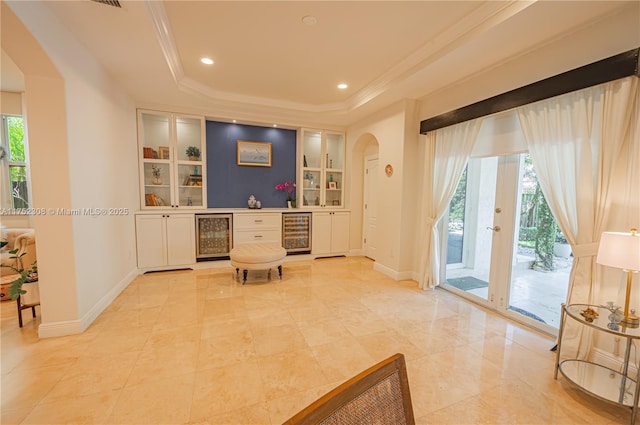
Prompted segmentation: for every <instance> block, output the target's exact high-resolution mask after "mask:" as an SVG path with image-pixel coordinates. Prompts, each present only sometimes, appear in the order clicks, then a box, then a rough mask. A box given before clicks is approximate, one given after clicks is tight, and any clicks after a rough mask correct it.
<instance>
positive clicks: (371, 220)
mask: <svg viewBox="0 0 640 425" xmlns="http://www.w3.org/2000/svg"><path fill="white" fill-rule="evenodd" d="M364 162H365V164H364V165H365V166H364V169H365V172H364V205H363V211H364V213H363V217H362V227H363V229H362V237H363V244H362V247H363V253H364V255H365V257H369V258H371V259H372V260H375V259H376V246H377V241H376V232H377V230H376V228H377V223H378V192H377V191H376V187H378V155H370V156H366V157H365V159H364Z"/></svg>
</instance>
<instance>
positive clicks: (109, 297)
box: [38, 268, 140, 338]
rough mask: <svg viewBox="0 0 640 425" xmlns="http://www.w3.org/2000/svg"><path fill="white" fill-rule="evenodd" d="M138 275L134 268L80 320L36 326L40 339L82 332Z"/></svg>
mask: <svg viewBox="0 0 640 425" xmlns="http://www.w3.org/2000/svg"><path fill="white" fill-rule="evenodd" d="M139 274H140V271H139V270H138V269H137V268H135V269H133V270H131V271H130V272H129V273H128V274H127V275H126V276H125V277H124V278H122V279H121V280H120V282H118V284H117V285H116V286H115V287H114V288H113V289H111V291H109V292H108V293H107V294H105V296H104V297H102V298H101V299H100V300H99V301H98V302H97V303H96V304H95V305H94V306H93V307H92V308H91V309H90V310H89V311H88V312H87V313H86V314H85V315H84V316H83V317H82V318H81V319H80V320H68V321H64V322H52V323H42V324H40V326H38V336H39V337H40V338H54V337H58V336H66V335H75V334H79V333H82V332H84V331H85V330H86V329H87V328H88V327H89V326H90V325H91V324H92V323H93V321H94V320H96V318H97V317H98V316H99V315H100V313H102V312H103V311H104V310H105V309H106V308H107V307H109V305H111V303H112V302H113V301H114V300H115V299H116V298H117V296H118V295H120V293H121V292H122V291H124V289H125V288H126V287H127V286H129V284H130V283H131V282H132V281H133V279H135V278H136V277H137V276H138V275H139Z"/></svg>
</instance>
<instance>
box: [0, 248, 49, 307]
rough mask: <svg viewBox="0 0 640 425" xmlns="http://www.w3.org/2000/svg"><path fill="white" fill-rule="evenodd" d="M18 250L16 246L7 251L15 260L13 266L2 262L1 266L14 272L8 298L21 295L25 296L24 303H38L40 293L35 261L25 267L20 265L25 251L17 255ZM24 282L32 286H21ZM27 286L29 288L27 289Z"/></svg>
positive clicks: (14, 298) (13, 298)
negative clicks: (14, 277) (14, 276)
mask: <svg viewBox="0 0 640 425" xmlns="http://www.w3.org/2000/svg"><path fill="white" fill-rule="evenodd" d="M18 251H19V249H18V248H16V249H12V250H11V251H9V253H10V254H12V256H11V257H9V258H10V259H12V260H15V265H14V266H8V265H6V264H2V267H7V268H9V269H11V270H13V271H14V272H16V280H14V281H13V282H11V285H9V298H11V299H12V300H17V299H18V297H20V296H22V297H24V298H25V299H24V300H23V303H24V304H35V303H38V302H39V301H40V295H39V290H38V289H39V288H38V266H37V262H36V261H34V262H33V264H31V267H29V268H27V269H25V268H24V267H23V266H22V257H23V256H24V255H26V254H27V253H26V252H23V253H22V254H20V255H17V253H18ZM25 284H32V285H33V287H23V286H24V285H25ZM27 288H28V289H30V290H29V291H27V290H26V289H27ZM31 289H33V291H31Z"/></svg>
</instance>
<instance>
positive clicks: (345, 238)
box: [311, 211, 349, 255]
mask: <svg viewBox="0 0 640 425" xmlns="http://www.w3.org/2000/svg"><path fill="white" fill-rule="evenodd" d="M312 223H313V226H312V231H311V254H313V255H342V254H347V253H348V252H349V212H347V211H322V212H320V211H318V212H315V211H314V212H313V215H312Z"/></svg>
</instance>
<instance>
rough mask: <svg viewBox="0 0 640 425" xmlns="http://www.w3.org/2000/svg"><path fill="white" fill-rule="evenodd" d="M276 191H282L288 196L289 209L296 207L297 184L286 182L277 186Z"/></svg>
mask: <svg viewBox="0 0 640 425" xmlns="http://www.w3.org/2000/svg"><path fill="white" fill-rule="evenodd" d="M276 190H281V191H283V192H285V193H286V194H287V206H288V207H289V208H295V207H296V195H295V193H296V183H295V182H293V183H292V182H290V181H286V182H284V183H280V184H277V185H276Z"/></svg>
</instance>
